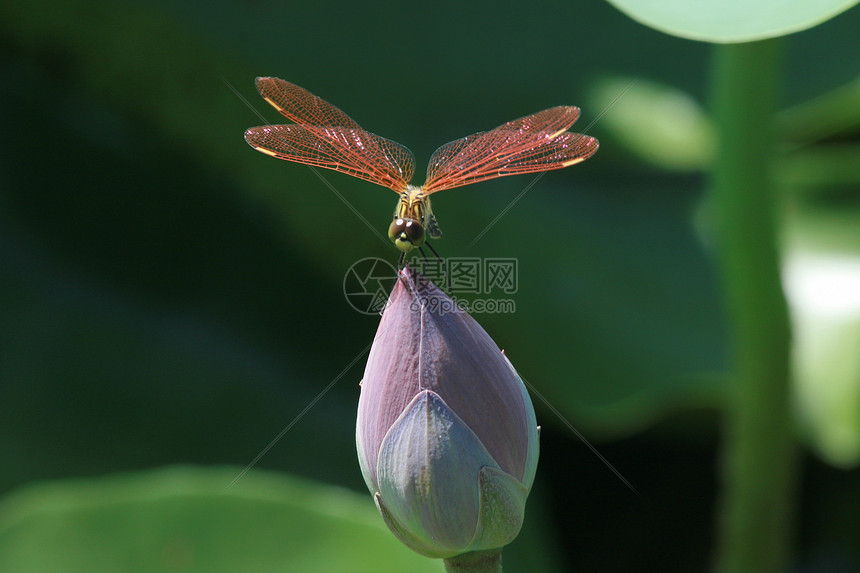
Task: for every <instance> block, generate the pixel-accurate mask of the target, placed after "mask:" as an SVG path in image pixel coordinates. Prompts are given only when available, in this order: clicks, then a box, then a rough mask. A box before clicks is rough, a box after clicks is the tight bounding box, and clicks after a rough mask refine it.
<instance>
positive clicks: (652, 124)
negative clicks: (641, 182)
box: [590, 77, 716, 171]
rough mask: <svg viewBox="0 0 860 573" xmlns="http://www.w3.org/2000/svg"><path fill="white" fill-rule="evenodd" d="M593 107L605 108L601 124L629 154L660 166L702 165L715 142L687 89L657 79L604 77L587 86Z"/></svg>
mask: <svg viewBox="0 0 860 573" xmlns="http://www.w3.org/2000/svg"><path fill="white" fill-rule="evenodd" d="M590 95H591V98H590V99H591V101H592V106H593V107H594V109H606V110H608V111H607V113H606V114H605V115H604V116H603V118H602V120H603V121H602V125H601V126H600V127H601V128H603V129H606V130H607V131H609V132H610V133H611V135H612V136H613V137H614V138H615V139H616V142H617V143H619V144H621V145H624V146H625V147H627V148H628V149H629V150H630V151H631V152H632V153H634V154H635V155H637V156H638V157H640V158H641V159H643V160H644V161H647V162H649V163H652V164H654V165H656V166H657V167H661V168H664V169H671V170H676V171H688V170H694V169H704V168H705V167H706V166H707V165H708V163H709V162H710V160H711V157H712V156H713V153H714V147H715V144H716V140H715V136H714V130H713V126H712V125H711V123H710V121H709V120H708V117H707V115H706V114H705V112H704V110H703V109H702V107H701V106H700V105H699V103H698V102H697V101H696V100H695V99H693V97H692V96H690V95H689V94H687V93H685V92H682V91H681V90H678V89H675V88H672V87H670V86H666V85H663V84H660V83H657V82H649V81H647V80H642V79H636V78H624V77H608V78H604V79H602V80H600V81H597V82H595V84H594V87H593V88H592V90H591V94H590Z"/></svg>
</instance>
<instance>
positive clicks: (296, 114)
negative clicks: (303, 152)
mask: <svg viewBox="0 0 860 573" xmlns="http://www.w3.org/2000/svg"><path fill="white" fill-rule="evenodd" d="M255 83H256V85H257V91H258V92H260V95H261V96H263V99H264V100H266V101H267V102H269V104H271V106H272V107H273V108H275V109H276V110H278V111H279V112H281V114H282V115H283V116H284V117H286V118H287V119H289V120H290V121H292V122H293V123H298V124H299V125H316V126H322V127H344V128H350V129H361V126H360V125H358V124H357V123H356V122H355V120H354V119H352V118H351V117H349V116H348V115H346V114H345V113H343V112H342V111H341V110H340V109H338V108H337V107H335V106H333V105H332V104H330V103H329V102H327V101H326V100H324V99H322V98H320V97H317V96H315V95H314V94H312V93H311V92H309V91H308V90H306V89H305V88H302V87H299V86H297V85H296V84H291V83H290V82H287V81H284V80H282V79H280V78H257V81H256V82H255Z"/></svg>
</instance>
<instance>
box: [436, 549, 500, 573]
mask: <svg viewBox="0 0 860 573" xmlns="http://www.w3.org/2000/svg"><path fill="white" fill-rule="evenodd" d="M445 571H447V573H502V550H501V549H495V550H492V551H472V552H471V553H463V554H462V555H457V556H455V557H449V558H448V559H445Z"/></svg>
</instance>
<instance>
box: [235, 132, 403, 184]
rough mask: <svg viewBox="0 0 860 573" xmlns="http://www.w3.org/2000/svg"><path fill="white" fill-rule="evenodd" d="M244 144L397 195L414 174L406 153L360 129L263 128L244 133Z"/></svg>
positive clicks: (392, 143)
mask: <svg viewBox="0 0 860 573" xmlns="http://www.w3.org/2000/svg"><path fill="white" fill-rule="evenodd" d="M245 141H247V142H248V144H249V145H250V146H251V147H253V148H254V149H256V150H257V151H260V152H262V153H265V154H267V155H271V156H272V157H277V158H278V159H284V160H286V161H293V162H295V163H302V164H304V165H312V166H314V167H323V168H325V169H333V170H335V171H339V172H341V173H346V174H347V175H352V176H353V177H357V178H359V179H364V180H365V181H370V182H371V183H376V184H377V185H382V186H384V187H388V188H390V189H393V190H395V191H397V192H401V191H403V190H404V189H405V188H406V186H407V184H408V183H409V181H411V180H412V174H413V172H414V170H415V158H414V157H413V155H412V152H411V151H409V149H407V148H406V147H404V146H403V145H400V144H399V143H397V142H396V141H391V140H390V139H385V138H384V137H380V136H378V135H375V134H373V133H370V132H367V131H364V130H363V129H361V128H344V127H314V126H309V125H264V126H260V127H252V128H251V129H249V130H247V131H246V132H245Z"/></svg>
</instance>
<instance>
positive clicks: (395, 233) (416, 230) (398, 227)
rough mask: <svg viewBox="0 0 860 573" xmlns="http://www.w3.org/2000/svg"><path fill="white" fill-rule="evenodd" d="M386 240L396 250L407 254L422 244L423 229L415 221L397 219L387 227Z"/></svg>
mask: <svg viewBox="0 0 860 573" xmlns="http://www.w3.org/2000/svg"><path fill="white" fill-rule="evenodd" d="M388 238H389V239H391V240H392V241H394V244H395V245H396V246H397V248H398V249H400V250H401V251H403V252H404V253H408V252H409V251H411V250H412V249H415V248H418V247H420V246H421V245H423V244H424V227H422V226H421V223H419V222H418V221H416V220H415V219H406V218H402V217H398V218H397V219H394V221H392V223H391V226H390V227H388Z"/></svg>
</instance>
